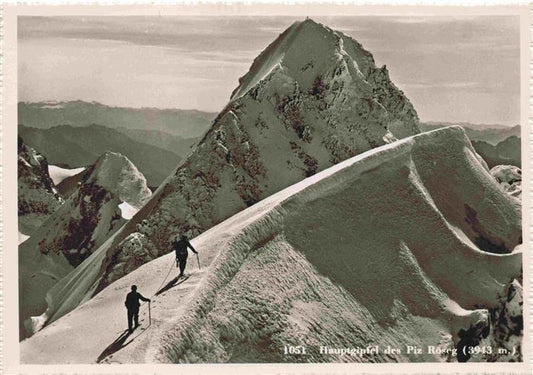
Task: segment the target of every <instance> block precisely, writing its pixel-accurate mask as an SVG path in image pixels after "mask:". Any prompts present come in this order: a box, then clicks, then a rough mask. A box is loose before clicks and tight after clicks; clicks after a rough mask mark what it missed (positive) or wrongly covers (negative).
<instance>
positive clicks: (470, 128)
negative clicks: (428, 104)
mask: <svg viewBox="0 0 533 375" xmlns="http://www.w3.org/2000/svg"><path fill="white" fill-rule="evenodd" d="M451 125H459V126H461V127H463V129H465V132H466V135H468V138H470V140H471V141H483V142H486V143H490V144H491V145H493V146H495V145H496V144H498V143H499V142H501V141H503V140H505V139H507V138H509V137H512V136H515V137H520V129H521V128H520V125H515V126H505V125H495V124H490V125H486V124H471V123H467V122H460V123H457V122H421V123H420V130H421V131H429V130H434V129H438V128H443V127H446V126H451Z"/></svg>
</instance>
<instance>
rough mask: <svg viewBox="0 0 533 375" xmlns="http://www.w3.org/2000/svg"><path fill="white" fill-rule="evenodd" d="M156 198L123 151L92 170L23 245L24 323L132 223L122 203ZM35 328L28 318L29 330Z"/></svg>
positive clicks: (134, 203)
mask: <svg viewBox="0 0 533 375" xmlns="http://www.w3.org/2000/svg"><path fill="white" fill-rule="evenodd" d="M150 196H151V192H150V190H149V189H148V187H147V186H146V180H145V178H144V176H143V175H142V174H141V173H140V172H139V171H138V170H137V168H135V166H134V165H133V164H132V163H131V162H130V161H129V160H128V159H127V158H126V157H125V156H123V155H121V154H117V153H113V152H107V153H105V154H103V155H102V156H101V157H100V158H98V160H97V161H96V163H95V164H94V165H92V166H91V167H89V168H87V170H86V171H85V172H84V175H83V176H82V177H81V181H80V184H79V186H78V188H77V190H76V191H75V193H73V194H72V195H71V196H70V197H69V198H68V199H67V200H66V201H65V203H64V204H63V205H62V206H61V207H60V208H59V209H58V210H57V211H55V213H54V214H53V215H51V216H50V218H49V219H48V220H47V221H46V222H45V223H44V224H43V225H42V226H41V227H40V228H39V229H38V230H37V231H36V232H35V233H34V234H33V235H32V236H31V237H30V238H29V239H28V240H26V241H25V242H23V243H22V244H21V245H20V248H19V281H20V288H19V292H20V299H21V309H20V313H21V315H20V316H21V323H24V321H25V320H26V319H27V318H28V317H29V316H34V315H41V314H42V313H43V312H44V310H45V309H46V303H45V294H46V291H47V290H48V289H49V288H50V287H51V286H53V285H54V284H55V283H56V282H57V281H58V280H60V279H61V278H62V277H63V276H65V275H67V274H68V273H69V272H70V271H72V269H74V268H75V267H77V266H79V265H80V264H81V263H82V262H83V261H84V260H85V259H86V258H87V257H89V255H91V253H92V252H93V251H94V250H96V249H97V248H98V247H99V246H101V245H102V244H103V243H104V241H105V240H106V239H107V238H108V237H109V236H110V235H111V234H113V233H114V232H115V231H116V230H117V229H118V228H120V227H121V226H122V225H123V224H124V223H125V222H126V220H125V219H124V218H123V215H122V213H121V206H120V205H121V204H124V203H126V204H128V206H129V207H133V208H137V209H139V208H140V207H141V206H142V205H143V204H144V203H145V202H146V201H147V200H148V199H149V198H150ZM32 327H33V324H29V323H28V322H26V327H25V329H24V330H23V332H24V333H31V331H32V330H33V328H32Z"/></svg>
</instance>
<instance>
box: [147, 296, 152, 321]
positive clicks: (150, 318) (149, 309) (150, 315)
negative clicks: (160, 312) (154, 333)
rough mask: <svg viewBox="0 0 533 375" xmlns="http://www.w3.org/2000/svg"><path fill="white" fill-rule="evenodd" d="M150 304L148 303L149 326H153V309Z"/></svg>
mask: <svg viewBox="0 0 533 375" xmlns="http://www.w3.org/2000/svg"><path fill="white" fill-rule="evenodd" d="M150 302H151V301H148V325H152V309H151V307H150Z"/></svg>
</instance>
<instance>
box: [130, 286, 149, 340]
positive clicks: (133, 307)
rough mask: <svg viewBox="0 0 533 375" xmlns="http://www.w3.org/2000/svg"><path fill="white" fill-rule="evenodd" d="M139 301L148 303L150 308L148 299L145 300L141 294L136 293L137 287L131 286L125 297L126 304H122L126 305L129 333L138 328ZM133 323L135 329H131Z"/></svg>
mask: <svg viewBox="0 0 533 375" xmlns="http://www.w3.org/2000/svg"><path fill="white" fill-rule="evenodd" d="M139 300H142V301H145V302H148V308H150V298H146V297H144V296H143V295H142V294H141V293H138V292H137V285H132V286H131V292H129V293H128V295H127V296H126V302H124V304H125V305H126V309H127V310H128V332H129V333H133V330H134V329H135V328H137V327H138V326H139V306H140V305H141V304H140V303H139ZM149 313H150V312H149ZM150 315H151V313H150ZM150 319H151V316H150ZM133 323H135V327H132V326H133Z"/></svg>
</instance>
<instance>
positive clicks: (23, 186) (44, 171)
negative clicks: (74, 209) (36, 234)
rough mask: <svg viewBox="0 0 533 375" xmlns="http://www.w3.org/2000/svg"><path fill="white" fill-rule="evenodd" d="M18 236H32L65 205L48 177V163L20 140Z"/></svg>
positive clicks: (18, 162)
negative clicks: (19, 233)
mask: <svg viewBox="0 0 533 375" xmlns="http://www.w3.org/2000/svg"><path fill="white" fill-rule="evenodd" d="M17 166H18V217H19V232H21V233H23V234H25V235H29V234H31V233H32V232H33V231H35V230H36V229H37V228H38V227H39V226H40V225H41V224H42V223H43V222H44V221H45V220H46V219H47V218H48V217H49V216H50V215H51V214H52V213H54V212H55V211H56V210H57V209H58V208H59V207H60V206H61V204H62V203H63V200H62V198H61V196H60V194H59V193H58V191H57V189H56V187H55V185H54V182H53V181H52V179H51V178H50V175H49V173H48V162H47V160H46V158H45V157H44V156H42V155H41V154H39V153H38V152H37V151H35V149H33V148H31V147H29V146H27V145H26V144H25V143H24V141H23V140H22V138H21V137H19V138H18V161H17Z"/></svg>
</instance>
